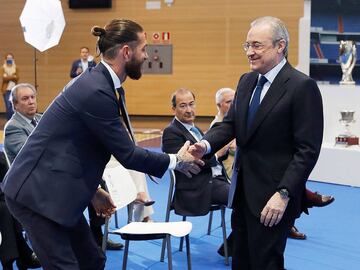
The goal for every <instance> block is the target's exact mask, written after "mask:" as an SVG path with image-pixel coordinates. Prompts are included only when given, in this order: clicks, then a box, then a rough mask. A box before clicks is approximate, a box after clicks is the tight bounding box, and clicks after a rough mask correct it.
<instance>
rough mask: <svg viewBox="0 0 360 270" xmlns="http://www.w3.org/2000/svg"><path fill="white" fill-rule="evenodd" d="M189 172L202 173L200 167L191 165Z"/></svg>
mask: <svg viewBox="0 0 360 270" xmlns="http://www.w3.org/2000/svg"><path fill="white" fill-rule="evenodd" d="M189 170H190V172H191V173H193V174H198V173H199V172H200V171H201V169H200V167H199V166H197V165H195V164H193V165H191V167H190V169H189Z"/></svg>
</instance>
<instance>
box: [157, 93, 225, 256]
mask: <svg viewBox="0 0 360 270" xmlns="http://www.w3.org/2000/svg"><path fill="white" fill-rule="evenodd" d="M171 102H172V110H173V111H174V115H175V117H174V119H173V120H172V122H171V123H170V124H169V125H168V126H167V127H166V128H165V129H164V132H163V135H162V150H163V151H164V152H165V153H176V152H178V151H179V149H180V148H181V147H182V145H183V144H184V143H185V142H186V141H190V143H191V144H194V143H196V142H198V141H199V140H201V138H202V136H203V133H202V131H201V130H200V128H198V127H196V126H195V124H194V120H195V106H196V105H195V95H194V93H192V92H191V91H190V90H188V89H185V88H180V89H179V90H177V91H175V92H174V93H173V95H172V99H171ZM217 158H219V159H221V158H223V157H222V156H220V155H218V156H217V157H215V156H214V155H213V156H211V157H210V158H209V159H205V160H204V161H205V165H204V166H203V167H202V168H201V171H200V173H199V174H197V175H194V176H193V178H192V179H191V181H189V179H188V177H187V176H186V175H184V174H183V173H181V172H175V175H176V184H175V194H174V209H175V213H176V214H178V215H182V216H201V215H206V214H207V213H208V212H209V210H210V206H211V204H223V205H227V201H228V194H229V187H230V184H229V182H228V179H227V178H226V174H225V169H224V168H223V166H222V165H220V163H219V162H218V160H217ZM228 246H229V247H230V249H229V255H230V256H231V246H232V237H230V236H229V238H228ZM222 249H223V248H222ZM219 253H220V252H219ZM221 255H223V251H222V254H221Z"/></svg>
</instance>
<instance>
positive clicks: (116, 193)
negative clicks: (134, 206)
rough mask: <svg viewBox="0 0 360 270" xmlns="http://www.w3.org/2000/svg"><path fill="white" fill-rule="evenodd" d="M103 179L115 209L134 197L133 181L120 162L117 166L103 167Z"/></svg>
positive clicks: (126, 203)
mask: <svg viewBox="0 0 360 270" xmlns="http://www.w3.org/2000/svg"><path fill="white" fill-rule="evenodd" d="M103 179H104V181H105V183H106V186H107V188H108V192H109V194H110V196H111V198H112V199H113V201H114V203H115V205H116V207H117V209H120V208H123V207H124V206H127V205H128V204H129V203H131V202H133V201H134V200H135V199H136V195H137V191H136V187H135V184H134V181H133V180H132V178H131V175H130V173H129V171H128V170H127V169H125V168H124V167H123V166H122V165H121V164H120V163H118V164H117V166H114V167H113V166H109V167H107V168H105V170H104V174H103Z"/></svg>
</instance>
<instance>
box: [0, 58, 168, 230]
mask: <svg viewBox="0 0 360 270" xmlns="http://www.w3.org/2000/svg"><path fill="white" fill-rule="evenodd" d="M111 154H112V155H114V156H115V158H116V159H117V160H118V161H119V162H120V163H121V164H122V165H123V166H124V167H126V168H128V169H132V170H137V171H141V172H144V173H148V174H151V175H154V176H157V177H161V176H162V175H163V174H164V173H165V171H166V170H167V168H168V166H169V162H170V158H169V156H168V155H166V154H162V153H155V152H150V151H147V150H145V149H142V148H139V147H137V146H135V145H134V143H133V142H132V141H131V140H130V138H129V135H128V132H127V130H126V129H125V127H124V126H123V124H122V122H121V120H120V113H119V108H118V100H117V98H116V94H115V90H114V85H113V81H112V79H111V76H110V73H109V72H108V70H107V69H106V68H105V66H104V65H103V64H101V63H100V64H98V65H97V66H96V67H95V68H93V69H90V70H89V69H87V70H86V71H85V72H84V73H83V75H82V76H79V77H78V78H77V79H75V80H72V81H71V82H70V83H69V84H68V85H67V86H65V88H64V90H63V91H62V93H61V94H60V95H59V96H58V97H57V98H56V99H55V100H54V101H53V102H52V104H51V105H50V106H49V108H48V109H47V110H46V112H45V113H44V115H43V117H42V118H41V120H40V122H39V123H38V125H37V127H36V128H35V130H34V131H33V133H32V134H31V135H30V136H29V138H28V140H27V142H26V143H25V145H24V147H23V148H22V149H21V150H20V152H19V154H18V155H17V156H16V158H15V160H14V162H13V164H12V166H11V168H10V170H9V171H8V173H7V175H6V176H5V179H4V182H3V191H4V193H5V195H6V196H7V197H9V198H11V199H13V200H15V201H17V202H18V203H20V204H22V205H24V206H26V207H28V208H30V209H31V210H33V211H34V212H36V213H38V214H41V215H43V216H45V217H47V218H49V219H51V220H53V221H55V222H57V223H59V224H62V225H65V226H72V225H74V224H75V223H76V222H77V221H78V220H79V218H80V217H81V215H82V213H83V211H84V209H85V208H86V207H87V205H88V204H89V202H90V200H91V199H92V197H93V195H94V193H95V191H96V189H97V187H98V185H99V183H100V180H101V178H102V174H103V170H104V168H105V165H106V163H107V162H108V161H109V159H110V155H111Z"/></svg>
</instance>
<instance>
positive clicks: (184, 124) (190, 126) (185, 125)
mask: <svg viewBox="0 0 360 270" xmlns="http://www.w3.org/2000/svg"><path fill="white" fill-rule="evenodd" d="M175 119H176V120H177V121H179V123H180V124H182V125H183V126H184V127H185V128H186V129H187V130H188V131H190V129H191V128H192V127H194V125H190V124H187V123H183V122H181V121H180V120H179V118H177V117H176V116H175Z"/></svg>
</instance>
